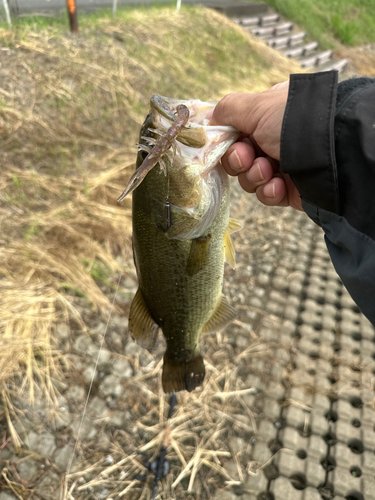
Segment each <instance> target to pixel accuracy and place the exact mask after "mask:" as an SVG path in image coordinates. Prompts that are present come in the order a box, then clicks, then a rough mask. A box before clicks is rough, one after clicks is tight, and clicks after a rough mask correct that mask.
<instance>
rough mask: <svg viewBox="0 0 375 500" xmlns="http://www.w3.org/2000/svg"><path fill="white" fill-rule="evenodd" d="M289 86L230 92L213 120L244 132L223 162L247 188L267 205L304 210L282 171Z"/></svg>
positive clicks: (217, 123) (279, 85)
mask: <svg viewBox="0 0 375 500" xmlns="http://www.w3.org/2000/svg"><path fill="white" fill-rule="evenodd" d="M288 90H289V82H283V83H279V84H277V85H275V86H274V87H272V88H271V89H269V90H266V91H265V92H262V93H260V94H245V93H235V94H228V95H227V96H225V97H224V98H223V99H222V100H221V101H220V102H219V103H218V104H217V105H216V107H215V109H214V111H213V114H212V118H211V121H210V124H212V125H232V126H233V127H236V128H237V129H238V130H240V131H241V132H242V133H243V134H242V138H241V139H240V141H239V142H236V143H235V144H233V145H232V146H231V147H230V148H229V149H228V151H227V152H226V154H225V155H224V156H223V158H222V160H221V162H222V164H223V166H224V168H225V170H226V172H227V173H228V174H229V175H234V176H238V181H239V183H240V185H241V187H242V188H243V189H244V190H245V191H247V192H248V193H255V194H256V195H257V198H258V200H259V201H261V202H262V203H263V204H264V205H268V206H281V207H287V206H291V207H293V208H295V209H297V210H302V203H301V198H300V195H299V193H298V191H297V188H296V187H295V185H294V183H293V181H292V180H291V178H290V176H289V175H287V174H283V173H282V172H281V171H280V138H281V127H282V123H283V117H284V112H285V107H286V102H287V99H288Z"/></svg>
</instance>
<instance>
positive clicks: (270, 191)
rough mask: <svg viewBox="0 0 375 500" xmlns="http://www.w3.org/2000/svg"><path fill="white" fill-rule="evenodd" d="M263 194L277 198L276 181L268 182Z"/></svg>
mask: <svg viewBox="0 0 375 500" xmlns="http://www.w3.org/2000/svg"><path fill="white" fill-rule="evenodd" d="M263 194H264V196H266V197H267V198H275V183H274V182H272V184H270V183H269V184H266V185H265V186H264V188H263Z"/></svg>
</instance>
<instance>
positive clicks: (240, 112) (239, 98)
mask: <svg viewBox="0 0 375 500" xmlns="http://www.w3.org/2000/svg"><path fill="white" fill-rule="evenodd" d="M258 96H259V94H246V93H242V92H235V93H232V94H228V95H226V96H225V97H224V98H223V99H222V100H221V101H220V102H219V103H218V104H217V105H216V107H215V108H214V110H213V113H212V118H211V120H210V125H231V126H232V127H235V128H237V129H238V130H240V131H241V132H243V133H245V134H249V135H251V134H253V132H254V130H255V129H256V127H257V123H258V121H259V118H257V117H256V114H257V113H256V102H257V99H258Z"/></svg>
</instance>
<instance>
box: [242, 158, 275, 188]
mask: <svg viewBox="0 0 375 500" xmlns="http://www.w3.org/2000/svg"><path fill="white" fill-rule="evenodd" d="M273 175H274V169H273V167H272V164H271V162H270V161H269V160H268V159H267V158H257V159H256V160H255V161H254V163H253V165H252V166H251V168H250V169H249V170H247V171H246V172H243V173H241V174H240V175H239V176H238V181H239V183H240V185H241V187H242V189H244V190H245V191H247V192H248V193H255V191H256V189H257V188H258V187H259V186H261V185H263V184H266V183H268V182H269V181H270V180H271V179H272V177H273Z"/></svg>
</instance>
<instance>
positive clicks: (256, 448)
mask: <svg viewBox="0 0 375 500" xmlns="http://www.w3.org/2000/svg"><path fill="white" fill-rule="evenodd" d="M251 456H252V458H253V460H255V461H256V462H259V464H261V465H263V464H265V463H266V462H267V461H268V460H269V459H270V458H271V457H272V452H271V450H270V449H269V447H268V445H267V443H266V441H262V440H260V439H258V440H257V441H256V443H255V444H254V445H253V447H252V450H251Z"/></svg>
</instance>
